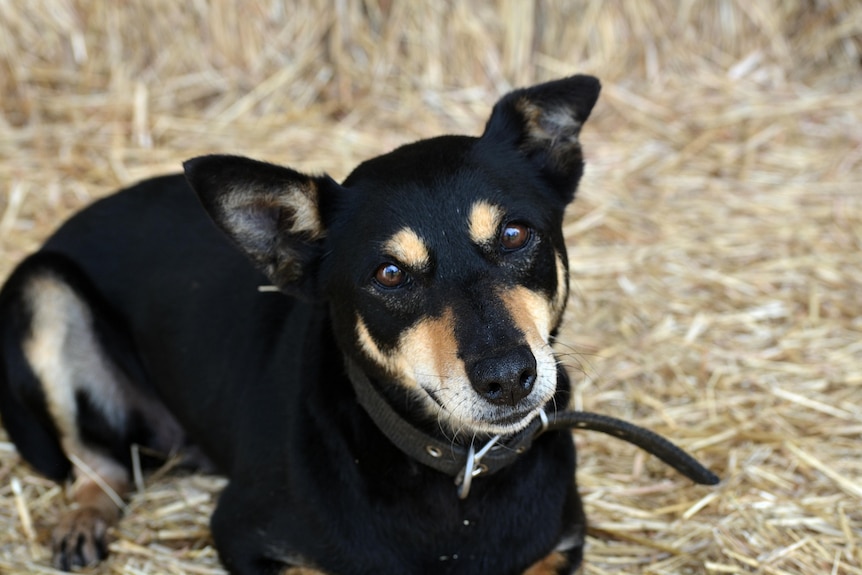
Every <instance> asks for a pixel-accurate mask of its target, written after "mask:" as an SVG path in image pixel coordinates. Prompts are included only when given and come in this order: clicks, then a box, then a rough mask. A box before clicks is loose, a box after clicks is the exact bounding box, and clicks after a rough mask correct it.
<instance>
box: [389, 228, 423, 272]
mask: <svg viewBox="0 0 862 575" xmlns="http://www.w3.org/2000/svg"><path fill="white" fill-rule="evenodd" d="M383 251H385V252H386V253H387V254H389V255H390V256H392V257H393V258H395V259H396V260H398V261H399V262H401V263H402V264H405V265H407V266H409V267H410V268H412V269H416V270H422V269H426V268H428V267H429V266H430V265H431V255H430V253H429V251H428V246H426V245H425V242H424V241H423V240H422V238H420V237H419V234H417V233H416V232H415V231H413V230H411V229H410V228H402V229H401V230H399V231H398V233H396V234H395V235H393V236H392V237H391V238H389V239H388V240H386V242H384V244H383Z"/></svg>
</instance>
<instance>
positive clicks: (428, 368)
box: [356, 310, 467, 387]
mask: <svg viewBox="0 0 862 575" xmlns="http://www.w3.org/2000/svg"><path fill="white" fill-rule="evenodd" d="M356 333H357V338H358V340H359V345H360V347H361V348H362V350H363V351H364V352H365V353H366V355H368V357H369V358H371V359H372V360H373V361H374V362H376V363H377V364H378V365H380V366H381V367H383V368H384V369H386V370H387V371H388V372H389V373H391V374H392V375H393V376H394V377H395V378H396V379H398V381H401V382H402V383H404V384H405V385H407V386H409V387H418V386H419V380H422V381H423V382H425V385H429V384H431V385H435V384H442V383H443V381H444V379H451V378H459V377H460V378H461V379H463V380H464V381H466V373H467V372H466V369H465V367H464V364H463V362H462V361H461V360H459V359H458V345H457V342H456V341H455V322H454V315H453V314H452V311H451V310H447V311H446V312H445V313H444V314H443V315H442V316H441V317H439V318H426V319H423V320H420V321H419V322H417V323H416V324H415V325H414V326H413V327H411V328H410V329H408V330H407V331H406V332H405V333H404V334H403V335H402V336H401V338H400V339H399V341H398V348H397V349H396V350H395V351H394V352H393V353H385V352H383V350H381V349H380V347H379V346H378V345H377V344H376V343H375V341H374V339H373V337H372V336H371V334H370V333H369V331H368V326H366V324H365V322H364V321H363V320H362V318H358V320H357V324H356Z"/></svg>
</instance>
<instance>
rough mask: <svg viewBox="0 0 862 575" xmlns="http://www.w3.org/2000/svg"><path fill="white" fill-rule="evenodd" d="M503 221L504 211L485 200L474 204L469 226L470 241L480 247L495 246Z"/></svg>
mask: <svg viewBox="0 0 862 575" xmlns="http://www.w3.org/2000/svg"><path fill="white" fill-rule="evenodd" d="M502 219H503V210H502V209H500V208H499V207H498V206H495V205H493V204H491V203H489V202H486V201H484V200H482V201H478V202H476V203H475V204H473V207H472V208H471V209H470V216H469V219H468V226H469V231H470V239H471V240H473V243H475V244H476V245H479V246H487V245H489V244H493V243H494V242H495V241H496V239H497V232H498V230H499V229H500V224H501V223H502Z"/></svg>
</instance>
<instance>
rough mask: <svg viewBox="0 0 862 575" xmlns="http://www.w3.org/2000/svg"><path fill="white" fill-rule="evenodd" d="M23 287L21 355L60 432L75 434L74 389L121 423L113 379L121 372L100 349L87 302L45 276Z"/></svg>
mask: <svg viewBox="0 0 862 575" xmlns="http://www.w3.org/2000/svg"><path fill="white" fill-rule="evenodd" d="M28 290H29V304H30V306H31V310H32V313H33V320H32V325H31V336H30V338H29V339H28V340H27V341H25V342H24V346H23V347H24V355H25V356H26V358H27V361H28V362H29V363H30V365H31V367H32V368H33V371H34V373H35V374H36V376H37V377H38V378H39V381H40V383H41V384H42V389H43V391H44V393H45V399H46V402H47V406H48V411H49V412H50V413H51V416H52V417H53V419H54V422H55V424H56V425H57V427H58V429H59V431H60V432H61V434H62V435H63V436H64V437H68V438H77V436H78V430H77V424H76V421H75V419H76V416H77V406H76V401H75V393H76V392H77V391H78V390H79V389H83V390H87V391H88V392H90V398H91V400H92V401H93V402H95V403H96V404H97V405H98V406H99V407H100V408H101V410H100V411H102V413H103V414H104V415H105V417H106V418H108V420H109V422H110V423H111V425H112V426H115V427H117V428H120V429H121V428H123V427H124V426H125V411H124V410H123V409H118V406H119V405H120V403H121V400H120V398H119V397H118V395H117V394H118V393H119V391H118V389H117V383H116V382H117V381H118V379H119V378H120V377H122V376H121V375H120V374H119V372H118V370H117V369H116V368H115V367H114V366H113V365H111V364H110V363H109V362H108V360H107V359H106V358H105V357H104V356H103V355H102V353H101V346H100V345H99V343H98V342H97V341H96V335H95V333H94V332H93V327H92V317H91V315H90V310H89V308H88V307H87V305H86V304H85V303H84V302H82V301H81V300H80V299H79V298H78V296H77V295H76V294H75V293H74V292H73V291H72V290H71V288H69V287H68V286H67V285H66V284H65V283H63V282H62V281H61V280H58V279H55V278H52V277H49V276H45V277H40V278H35V279H34V280H33V281H32V283H31V284H30V286H28ZM76 374H86V377H85V378H81V377H76Z"/></svg>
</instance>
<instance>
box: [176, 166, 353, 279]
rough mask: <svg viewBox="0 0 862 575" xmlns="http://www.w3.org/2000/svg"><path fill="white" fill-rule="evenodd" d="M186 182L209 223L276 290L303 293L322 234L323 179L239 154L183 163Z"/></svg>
mask: <svg viewBox="0 0 862 575" xmlns="http://www.w3.org/2000/svg"><path fill="white" fill-rule="evenodd" d="M183 167H184V168H185V173H186V179H187V180H188V181H189V183H190V184H191V186H192V188H193V189H194V190H195V192H197V194H198V197H200V199H201V202H202V203H203V206H204V208H205V209H206V211H207V212H208V213H209V215H210V217H212V219H213V221H215V223H216V224H217V225H218V226H219V227H220V228H221V229H222V230H224V231H225V232H226V233H227V235H228V236H230V237H231V238H232V239H233V240H234V242H236V244H237V245H239V247H240V248H241V249H242V250H243V251H244V252H245V253H246V254H247V255H248V256H249V257H250V258H251V260H252V262H254V264H255V265H257V267H258V268H259V269H260V270H262V271H263V272H264V273H265V274H266V275H267V276H268V277H269V279H270V280H271V281H272V282H273V283H274V284H275V285H276V286H277V287H279V288H280V289H282V290H285V291H291V292H296V291H302V290H301V288H300V284H302V283H304V280H305V279H307V276H308V275H309V273H308V272H309V271H310V268H311V267H312V266H316V260H317V258H318V256H319V251H320V244H321V240H322V238H323V237H324V236H325V235H326V230H325V227H324V219H323V214H322V208H321V206H322V204H323V203H324V202H323V196H324V193H325V192H328V191H331V190H332V189H334V188H337V187H338V184H336V183H335V182H334V181H333V180H332V179H331V178H329V177H328V176H320V177H315V176H307V175H304V174H300V173H299V172H295V171H293V170H291V169H289V168H284V167H281V166H276V165H273V164H268V163H265V162H259V161H256V160H251V159H249V158H243V157H239V156H202V157H198V158H193V159H191V160H188V161H186V162H184V163H183Z"/></svg>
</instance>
